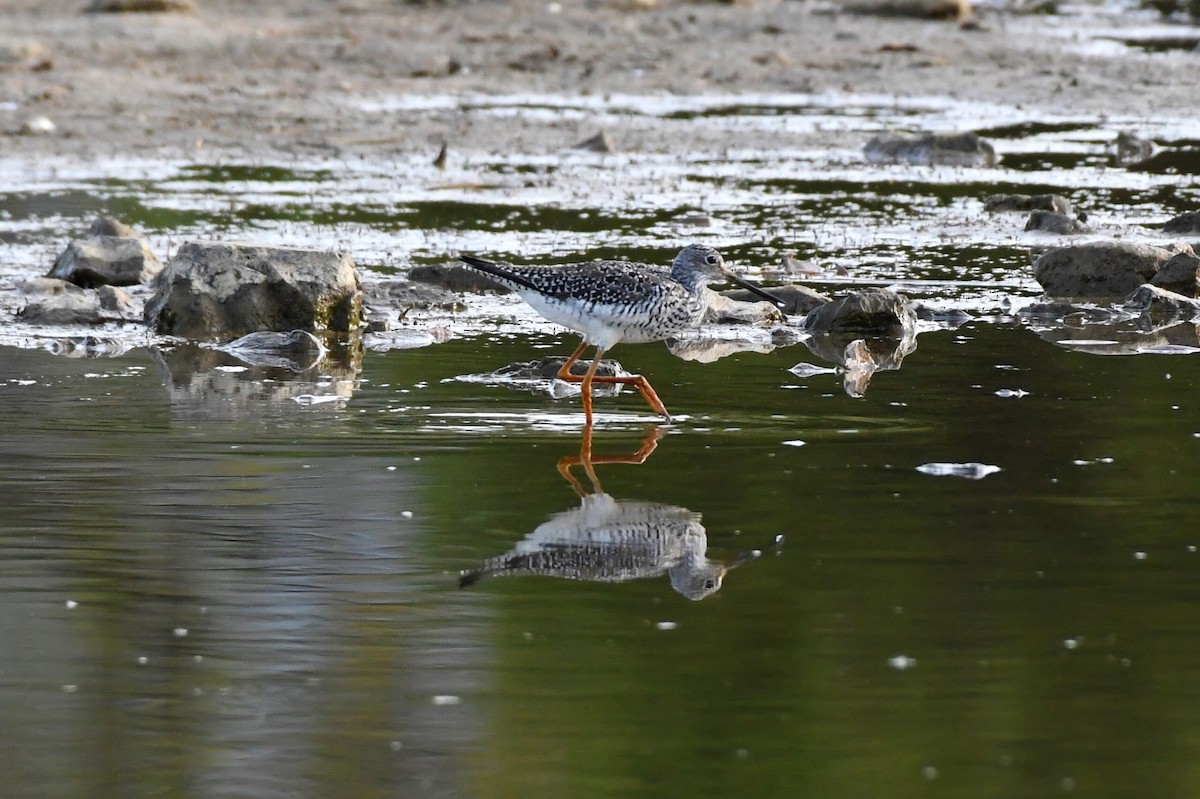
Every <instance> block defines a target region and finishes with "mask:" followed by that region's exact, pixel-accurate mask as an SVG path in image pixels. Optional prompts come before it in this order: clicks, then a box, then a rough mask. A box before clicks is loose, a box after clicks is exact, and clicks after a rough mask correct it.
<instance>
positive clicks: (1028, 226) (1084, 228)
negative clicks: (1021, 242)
mask: <svg viewBox="0 0 1200 799" xmlns="http://www.w3.org/2000/svg"><path fill="white" fill-rule="evenodd" d="M1025 230H1026V231H1031V230H1034V231H1038V232H1041V233H1056V234H1058V235H1061V236H1070V235H1073V234H1076V233H1091V232H1092V229H1091V228H1090V227H1088V225H1087V223H1086V222H1084V221H1083V220H1082V219H1078V218H1076V217H1073V216H1067V215H1066V214H1058V213H1054V212H1053V211H1031V212H1030V214H1029V221H1028V222H1026V223H1025Z"/></svg>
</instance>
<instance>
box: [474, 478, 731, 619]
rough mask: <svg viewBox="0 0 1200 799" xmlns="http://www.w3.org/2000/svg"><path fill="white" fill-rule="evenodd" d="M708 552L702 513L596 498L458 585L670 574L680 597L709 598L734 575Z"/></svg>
mask: <svg viewBox="0 0 1200 799" xmlns="http://www.w3.org/2000/svg"><path fill="white" fill-rule="evenodd" d="M707 549H708V536H707V535H706V533H705V531H704V526H703V525H701V524H700V514H698V513H694V512H692V511H690V510H688V509H687V508H681V507H678V506H674V505H662V504H659V503H656V502H635V501H622V500H617V499H614V498H613V497H611V496H610V495H608V494H604V493H596V494H590V495H588V496H586V497H584V498H583V500H582V502H581V504H580V506H579V507H578V508H576V509H573V510H569V511H565V512H563V513H559V514H556V515H555V516H553V517H551V519H550V520H549V521H547V522H545V523H544V524H542V525H540V526H538V527H537V529H535V530H534V531H533V532H532V533H530V534H529V535H528V536H526V537H525V538H524V539H523V540H521V541H519V542H518V543H517V544H516V546H514V547H513V548H512V550H511V551H509V552H506V553H505V554H503V555H499V556H497V557H494V558H489V559H488V560H486V561H485V562H484V563H483V565H482V566H480V567H479V568H478V569H474V570H472V571H469V572H464V573H463V574H462V576H461V578H460V579H459V585H461V586H468V585H472V584H474V583H476V582H478V581H480V580H482V579H484V578H485V577H503V576H512V575H541V576H545V577H559V578H563V579H568V580H586V581H591V582H605V583H619V582H625V581H627V580H637V579H644V578H648V577H657V576H659V575H661V574H664V573H665V574H667V575H668V576H669V577H670V579H671V586H672V587H673V588H674V589H675V590H676V591H678V592H679V593H680V594H682V595H683V596H685V597H687V598H688V599H703V598H705V597H706V596H709V595H710V594H713V593H715V592H716V591H717V589H719V588H720V587H721V580H722V579H723V578H724V576H725V572H726V571H727V570H728V566H727V565H726V564H724V563H721V562H719V561H714V560H709V559H708V558H707V557H706V555H705V552H706V550H707Z"/></svg>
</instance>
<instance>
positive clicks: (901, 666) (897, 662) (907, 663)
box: [888, 655, 917, 671]
mask: <svg viewBox="0 0 1200 799" xmlns="http://www.w3.org/2000/svg"><path fill="white" fill-rule="evenodd" d="M888 665H889V666H891V667H892V668H893V669H895V670H896V671H904V670H905V669H911V668H914V667H915V666H916V665H917V659H916V658H910V657H909V656H908V655H893V656H892V657H890V658H888Z"/></svg>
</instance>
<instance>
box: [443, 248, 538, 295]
mask: <svg viewBox="0 0 1200 799" xmlns="http://www.w3.org/2000/svg"><path fill="white" fill-rule="evenodd" d="M458 260H460V261H462V262H463V263H464V264H466V265H467V266H469V267H471V268H472V269H478V270H479V271H480V272H483V273H484V274H485V275H491V276H492V277H494V278H496V279H498V280H501V281H503V282H504V284H505V285H508V286H521V287H523V288H527V289H533V290H534V291H537V290H538V288H537V286H535V285H533V283H531V282H530V281H529V280H527V279H526V278H524V277H522V276H521V275H519V274H517V273H516V272H514V271H512V270H511V269H509V268H507V267H505V266H502V265H500V264H498V263H495V262H494V261H485V260H483V259H482V258H476V257H475V256H473V255H460V256H458Z"/></svg>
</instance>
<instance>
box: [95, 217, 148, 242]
mask: <svg viewBox="0 0 1200 799" xmlns="http://www.w3.org/2000/svg"><path fill="white" fill-rule="evenodd" d="M88 235H89V236H115V237H116V238H119V239H140V238H141V234H139V233H138V232H137V231H136V230H134V229H133V228H131V227H130V226H129V225H127V224H125V223H124V222H122V221H121V220H119V219H113V218H112V217H111V216H101V217H98V218H97V219H96V220H95V221H93V222H92V226H91V227H89V228H88Z"/></svg>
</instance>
